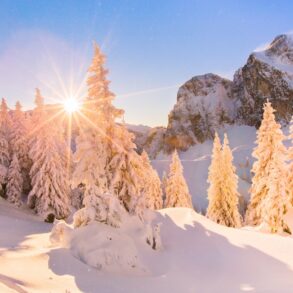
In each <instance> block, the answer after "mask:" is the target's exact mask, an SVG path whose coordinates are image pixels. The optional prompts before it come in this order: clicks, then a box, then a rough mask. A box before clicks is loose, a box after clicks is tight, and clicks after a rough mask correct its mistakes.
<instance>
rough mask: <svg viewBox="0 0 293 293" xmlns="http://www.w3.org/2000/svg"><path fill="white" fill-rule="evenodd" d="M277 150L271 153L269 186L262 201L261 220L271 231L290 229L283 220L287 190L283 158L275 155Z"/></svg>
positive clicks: (287, 198)
mask: <svg viewBox="0 0 293 293" xmlns="http://www.w3.org/2000/svg"><path fill="white" fill-rule="evenodd" d="M277 156H278V152H276V153H274V154H273V158H272V164H271V166H272V167H271V173H270V186H269V190H268V193H267V196H266V199H265V200H264V201H263V202H262V206H261V209H262V215H263V219H262V221H263V222H264V223H266V224H267V226H268V227H269V228H270V230H271V232H272V233H280V232H287V233H289V234H291V231H290V229H289V227H288V225H287V223H286V221H285V218H284V215H285V214H286V212H287V209H288V206H289V203H290V201H289V196H288V190H287V182H288V181H287V178H286V166H285V164H284V160H280V158H278V157H277Z"/></svg>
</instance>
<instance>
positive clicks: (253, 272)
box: [0, 199, 293, 293]
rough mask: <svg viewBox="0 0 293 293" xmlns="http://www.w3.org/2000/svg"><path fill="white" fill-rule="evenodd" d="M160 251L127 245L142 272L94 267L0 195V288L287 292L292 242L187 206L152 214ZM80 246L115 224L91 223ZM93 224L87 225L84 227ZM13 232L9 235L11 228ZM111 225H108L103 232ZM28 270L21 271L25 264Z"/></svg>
mask: <svg viewBox="0 0 293 293" xmlns="http://www.w3.org/2000/svg"><path fill="white" fill-rule="evenodd" d="M154 222H161V223H162V226H161V233H162V242H163V249H162V250H161V251H153V250H151V249H150V248H148V246H144V247H143V246H142V245H138V244H137V243H138V242H137V241H135V240H136V238H137V237H138V236H137V234H135V233H134V234H133V235H132V236H133V239H134V243H136V246H135V248H136V249H137V252H138V253H139V255H140V257H141V261H142V264H143V265H144V267H146V268H147V273H144V274H140V276H139V277H138V276H137V272H136V270H135V269H134V270H133V272H131V271H121V270H120V271H119V274H117V273H114V272H105V271H104V270H102V271H99V270H97V269H95V268H92V267H91V266H88V265H86V264H85V263H83V262H81V261H80V260H78V259H77V258H75V257H74V256H73V255H72V251H71V250H68V249H66V248H62V247H56V246H52V245H51V243H50V241H49V236H50V233H49V231H50V230H51V228H52V226H51V225H50V224H46V223H44V222H42V221H41V220H39V219H38V218H37V217H36V216H33V215H31V214H30V212H29V211H21V210H17V209H15V208H14V207H12V206H10V205H8V204H7V203H6V202H4V201H3V200H1V199H0V228H1V232H2V234H1V235H5V237H1V238H0V247H1V254H0V263H1V266H0V291H1V292H21V293H24V292H30V293H33V292H38V293H40V292H64V293H65V292H111V293H114V292H128V293H130V292H225V293H236V292H291V291H292V290H291V289H290V288H292V286H293V280H292V270H293V252H292V249H290V247H291V246H292V245H293V239H292V238H289V237H287V238H286V237H281V236H277V235H270V234H261V233H259V232H254V231H248V230H245V229H242V230H236V229H232V228H226V227H223V226H219V225H217V224H215V223H213V222H210V221H209V220H208V219H206V218H205V217H203V216H201V215H199V214H197V213H195V212H193V211H192V210H188V209H184V208H177V209H166V210H162V211H159V212H156V213H155V219H154ZM96 225H99V226H97V228H98V229H97V231H98V232H96V233H92V234H88V237H87V239H86V243H92V244H93V245H92V251H93V249H98V246H99V245H100V244H95V243H99V242H97V241H93V240H94V239H97V237H99V235H102V234H103V233H112V234H113V233H120V234H119V235H120V236H119V237H120V238H119V239H120V240H119V239H117V240H118V241H119V243H120V245H122V246H120V247H121V248H122V247H123V243H125V242H123V241H125V240H123V239H125V236H123V235H124V234H123V233H122V232H121V231H120V232H119V229H118V230H117V229H115V228H110V227H109V226H104V225H103V224H98V223H96ZM92 228H94V227H92ZM12 229H13V233H11V231H12ZM110 229H112V230H110ZM28 268H29V269H28Z"/></svg>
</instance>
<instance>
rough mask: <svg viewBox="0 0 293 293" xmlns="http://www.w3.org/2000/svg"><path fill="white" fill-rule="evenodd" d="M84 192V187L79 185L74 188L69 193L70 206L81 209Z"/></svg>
mask: <svg viewBox="0 0 293 293" xmlns="http://www.w3.org/2000/svg"><path fill="white" fill-rule="evenodd" d="M84 191H85V187H84V186H83V185H82V184H80V185H79V186H78V187H76V188H74V189H73V190H72V191H71V196H70V199H71V205H72V206H73V207H74V208H75V209H77V210H79V209H81V208H82V200H83V196H84Z"/></svg>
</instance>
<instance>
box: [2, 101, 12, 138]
mask: <svg viewBox="0 0 293 293" xmlns="http://www.w3.org/2000/svg"><path fill="white" fill-rule="evenodd" d="M0 109H1V111H0V112H1V116H0V122H1V128H2V130H1V131H2V132H3V135H4V136H5V139H6V140H7V142H8V143H9V139H10V131H11V117H10V115H9V108H8V106H7V103H6V100H5V99H4V98H2V101H1V106H0Z"/></svg>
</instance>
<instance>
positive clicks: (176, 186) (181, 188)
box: [165, 150, 193, 209]
mask: <svg viewBox="0 0 293 293" xmlns="http://www.w3.org/2000/svg"><path fill="white" fill-rule="evenodd" d="M165 207H166V208H171V207H186V208H191V209H192V208H193V206H192V201H191V196H190V194H189V190H188V186H187V184H186V181H185V179H184V176H183V167H182V165H181V162H180V159H179V156H178V153H177V151H176V150H175V151H174V153H173V156H172V162H171V165H170V170H169V174H168V178H167V181H166V201H165Z"/></svg>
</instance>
